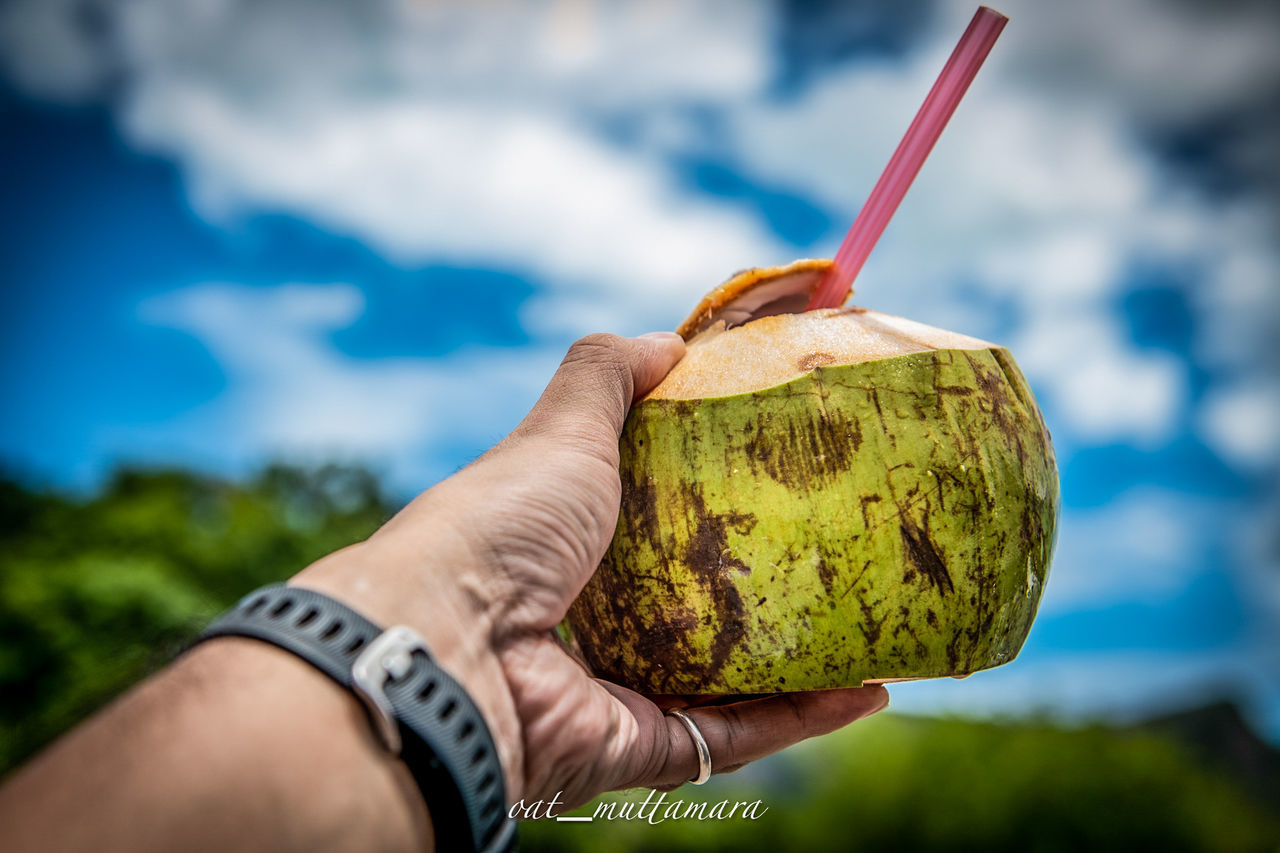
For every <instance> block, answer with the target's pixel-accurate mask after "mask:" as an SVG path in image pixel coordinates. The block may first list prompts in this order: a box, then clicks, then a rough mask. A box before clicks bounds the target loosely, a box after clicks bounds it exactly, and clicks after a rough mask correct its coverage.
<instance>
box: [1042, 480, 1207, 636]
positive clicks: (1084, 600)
mask: <svg viewBox="0 0 1280 853" xmlns="http://www.w3.org/2000/svg"><path fill="white" fill-rule="evenodd" d="M1189 518H1195V519H1198V521H1199V523H1200V526H1202V527H1210V526H1214V525H1220V524H1223V523H1224V522H1226V521H1227V520H1228V514H1227V513H1225V512H1224V511H1223V509H1222V507H1221V506H1217V505H1215V504H1214V503H1213V502H1211V501H1208V500H1206V499H1203V498H1195V497H1189V496H1185V495H1177V494H1174V493H1171V492H1166V491H1161V490H1157V489H1153V488H1150V487H1147V488H1139V489H1134V490H1131V491H1129V492H1126V493H1125V494H1124V495H1122V496H1121V497H1119V498H1117V499H1115V500H1113V501H1110V502H1108V503H1107V504H1105V505H1104V506H1101V507H1096V508H1092V509H1075V508H1071V507H1068V508H1066V509H1065V510H1063V512H1062V516H1061V518H1060V519H1059V525H1058V545H1057V549H1056V551H1055V553H1054V556H1053V566H1052V570H1051V573H1050V576H1049V581H1048V583H1047V584H1046V586H1045V591H1044V596H1043V598H1042V599H1041V602H1040V608H1041V613H1042V614H1056V613H1066V612H1072V611H1076V610H1080V609H1081V608H1097V607H1101V606H1106V605H1111V604H1116V603H1120V602H1131V601H1138V602H1144V603H1149V604H1150V603H1158V602H1161V601H1165V600H1168V599H1170V598H1172V597H1174V596H1176V595H1177V594H1179V593H1181V592H1182V591H1184V590H1185V589H1186V588H1187V586H1188V584H1189V583H1190V582H1191V581H1192V580H1193V579H1194V577H1195V575H1196V574H1198V573H1199V572H1201V571H1203V567H1204V565H1205V562H1206V560H1207V559H1208V558H1209V555H1208V554H1207V553H1206V552H1205V540H1204V538H1203V537H1202V536H1201V535H1200V532H1199V528H1198V527H1197V526H1195V525H1189V524H1187V519H1189Z"/></svg>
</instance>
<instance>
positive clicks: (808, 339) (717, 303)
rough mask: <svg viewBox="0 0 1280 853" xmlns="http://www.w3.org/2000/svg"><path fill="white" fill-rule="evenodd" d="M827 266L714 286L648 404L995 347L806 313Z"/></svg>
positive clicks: (842, 315)
mask: <svg viewBox="0 0 1280 853" xmlns="http://www.w3.org/2000/svg"><path fill="white" fill-rule="evenodd" d="M830 265H831V262H830V261H824V260H805V261H797V262H796V263H794V264H791V265H790V266H786V267H776V268H771V269H756V270H748V271H746V272H744V273H739V274H738V275H736V276H734V277H733V278H732V279H730V280H729V281H727V282H725V283H724V284H722V285H720V286H719V287H717V288H716V289H715V290H713V291H712V292H711V293H709V294H707V296H706V298H704V299H703V300H702V302H701V303H699V305H698V308H697V309H695V311H694V313H693V314H692V315H690V317H689V319H687V320H685V322H684V323H683V324H681V326H680V329H679V331H680V334H682V335H684V336H685V339H686V340H687V341H688V352H687V353H686V354H685V357H684V359H683V360H681V361H680V363H679V364H677V365H676V366H675V367H674V368H673V369H672V370H671V372H670V373H669V374H667V377H666V379H664V380H663V381H662V383H661V384H659V385H658V387H657V388H655V389H654V390H653V391H652V392H650V394H649V398H650V399H700V398H705V397H726V396H730V395H733V394H742V393H748V392H751V391H760V390H763V389H765V388H772V387H774V386H776V385H781V384H783V383H784V382H790V381H791V380H793V379H796V378H798V377H800V376H803V375H804V374H806V373H808V372H810V371H812V370H816V369H818V368H822V367H831V366H836V365H843V364H857V363H859V362H863V361H873V360H876V359H882V358H892V357H894V356H898V355H907V354H909V353H915V352H927V351H929V350H935V349H971V350H972V349H993V348H996V347H995V345H994V344H991V343H988V342H987V341H983V340H979V339H978V338H971V337H969V336H968V335H961V334H958V333H956V332H948V331H946V330H945V329H937V328H934V327H932V326H926V325H924V324H923V323H917V322H915V321H913V320H908V319H906V318H904V317H895V316H893V315H891V314H881V313H879V312H876V311H869V310H867V309H865V308H856V307H852V306H849V307H845V308H823V309H819V310H816V311H805V310H804V308H805V306H806V305H807V304H808V299H809V293H810V292H811V290H812V289H813V288H815V287H817V285H818V282H819V281H821V279H822V276H823V273H825V272H826V270H827V268H828V267H829V266H830Z"/></svg>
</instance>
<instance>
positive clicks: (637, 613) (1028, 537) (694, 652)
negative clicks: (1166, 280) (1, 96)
mask: <svg viewBox="0 0 1280 853" xmlns="http://www.w3.org/2000/svg"><path fill="white" fill-rule="evenodd" d="M829 266H830V262H829V261H818V260H807V261H798V262H796V263H794V264H792V265H790V266H788V267H783V268H775V269H765V270H749V271H747V272H744V273H740V274H739V275H737V276H735V277H734V278H732V279H731V280H730V281H728V282H727V283H726V284H724V285H721V286H720V287H719V288H717V289H716V290H714V291H713V292H712V293H711V294H709V295H708V296H707V298H705V299H704V300H703V301H702V303H701V304H699V306H698V308H697V309H696V310H695V311H694V313H693V315H692V316H690V318H689V319H688V320H686V321H685V323H684V324H683V325H682V326H681V327H680V329H679V331H680V333H681V334H682V335H683V336H684V337H685V339H686V340H687V341H688V352H687V354H686V355H685V357H684V359H683V360H682V361H681V362H680V363H679V364H677V365H676V367H675V368H674V369H673V370H672V371H671V373H670V374H669V375H668V376H667V378H666V379H665V380H664V381H663V382H662V384H660V385H659V386H658V387H657V388H655V389H654V390H653V391H652V392H651V393H650V394H649V395H648V396H647V397H645V398H644V399H643V400H641V401H639V402H638V403H637V404H636V405H635V407H634V408H633V410H632V412H631V414H630V416H629V417H628V419H627V423H626V427H625V429H624V431H623V435H622V439H621V442H620V449H621V476H622V488H623V494H622V509H621V512H620V515H619V519H618V527H617V531H616V533H615V535H614V538H613V542H612V544H611V545H610V547H609V550H608V552H607V553H606V554H605V556H604V559H603V561H602V562H601V564H600V567H599V570H598V571H597V572H596V573H595V575H594V576H593V577H592V578H591V580H590V582H589V583H588V584H587V586H586V588H585V589H583V591H582V594H581V595H580V596H579V597H578V599H577V601H576V602H575V603H574V605H573V607H572V609H571V610H570V613H569V619H568V627H569V629H570V631H571V632H572V635H573V638H574V640H575V642H576V644H577V645H578V646H579V647H580V649H581V652H582V654H583V656H584V658H585V660H586V662H587V664H588V665H589V666H590V667H591V668H592V670H593V671H594V672H595V673H596V675H598V676H601V677H604V678H608V679H610V680H613V681H616V682H618V683H620V684H623V685H626V686H628V687H631V688H633V689H636V690H639V691H641V692H644V693H671V694H737V693H770V692H781V691H790V690H812V689H818V688H830V687H843V686H851V685H858V684H864V683H868V682H878V681H891V680H900V679H912V678H931V677H937V676H963V675H967V674H969V673H972V672H974V671H976V670H979V669H985V668H987V667H992V666H997V665H999V664H1002V663H1005V662H1007V661H1009V660H1011V659H1012V658H1013V657H1014V656H1015V655H1016V654H1017V653H1018V650H1019V649H1020V648H1021V646H1022V643H1023V640H1025V639H1026V636H1027V632H1028V631H1029V630H1030V627H1031V621H1032V619H1033V618H1034V616H1035V612H1036V607H1037V605H1038V603H1039V600H1040V593H1041V590H1042V589H1043V588H1044V583H1045V579H1046V577H1047V575H1048V570H1049V558H1050V554H1051V552H1052V549H1053V543H1054V532H1055V525H1056V521H1057V514H1058V477H1057V467H1056V464H1055V462H1054V456H1053V448H1052V445H1051V444H1050V440H1049V432H1048V430H1047V429H1046V428H1045V425H1044V421H1043V419H1042V418H1041V416H1040V412H1039V410H1038V409H1037V407H1036V404H1035V401H1034V399H1033V398H1032V395H1031V391H1030V389H1029V388H1028V387H1027V383H1026V380H1025V379H1024V378H1023V377H1022V374H1021V373H1020V372H1019V370H1018V368H1017V366H1016V365H1015V364H1014V362H1013V358H1012V357H1011V356H1010V355H1009V353H1008V352H1007V351H1006V350H1004V349H1003V348H1001V347H998V346H996V345H994V344H990V343H987V342H985V341H981V340H977V339H976V338H970V337H966V336H964V335H959V334H956V333H954V332H947V331H943V330H941V329H935V328H931V327H929V326H925V325H922V324H920V323H915V322H912V321H910V320H905V319H903V318H901V317H893V316H889V315H886V314H879V313H876V312H874V311H868V310H865V309H861V308H853V307H844V308H828V309H819V310H814V311H804V307H805V305H806V304H807V302H808V299H809V297H810V295H811V293H812V292H813V290H814V288H816V287H817V285H818V283H819V281H820V280H821V278H822V277H823V274H824V273H825V272H826V270H827V268H828V267H829Z"/></svg>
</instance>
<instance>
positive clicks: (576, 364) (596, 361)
mask: <svg viewBox="0 0 1280 853" xmlns="http://www.w3.org/2000/svg"><path fill="white" fill-rule="evenodd" d="M683 355H684V341H683V340H682V339H681V338H680V336H679V335H677V334H675V333H674V332H653V333H650V334H649V335H643V336H641V337H638V338H620V337H618V336H616V335H588V336H587V337H585V338H583V339H581V340H580V341H578V342H577V343H575V344H574V345H573V346H572V347H570V348H569V352H568V354H567V355H566V356H565V357H564V361H563V362H561V364H560V369H559V370H557V371H556V374H555V376H553V377H552V378H551V382H550V384H549V385H547V389H546V390H545V391H544V392H543V393H542V396H541V397H540V398H539V400H538V402H537V404H536V405H535V406H534V407H533V411H531V412H530V413H529V415H528V417H526V418H525V419H524V421H523V422H522V423H521V425H520V431H521V432H523V433H525V434H530V433H545V432H551V433H553V434H558V433H567V434H568V436H569V437H571V438H573V439H583V438H585V439H587V440H588V441H603V442H608V443H609V444H611V445H616V444H617V441H618V435H619V434H620V433H621V432H622V422H623V421H624V420H625V419H626V416H627V410H628V409H629V408H630V407H631V403H632V401H633V400H635V399H636V398H638V397H640V396H642V395H644V394H646V393H648V392H649V391H650V390H652V388H653V387H654V386H655V385H657V384H658V383H659V382H660V381H662V377H664V376H666V375H667V371H669V370H670V369H671V368H672V367H673V366H674V365H675V363H676V362H677V361H679V360H680V358H681V357H682V356H683Z"/></svg>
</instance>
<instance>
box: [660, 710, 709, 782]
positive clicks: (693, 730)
mask: <svg viewBox="0 0 1280 853" xmlns="http://www.w3.org/2000/svg"><path fill="white" fill-rule="evenodd" d="M667 713H668V714H669V715H671V716H672V717H675V718H676V719H677V720H679V721H680V722H681V723H683V724H684V727H685V728H686V729H688V730H689V737H691V738H693V745H694V748H695V749H696V750H697V752H698V775H697V777H696V778H694V779H691V780H690V781H691V782H693V784H695V785H701V784H703V783H704V782H706V781H707V780H708V779H710V778H711V747H709V746H707V739H706V738H704V737H703V736H702V732H701V731H700V730H699V729H698V726H697V724H696V723H694V721H693V718H692V717H690V716H689V715H688V714H686V713H685V712H684V711H681V710H680V709H679V708H672V709H671V710H670V711H668V712H667Z"/></svg>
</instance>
